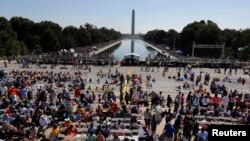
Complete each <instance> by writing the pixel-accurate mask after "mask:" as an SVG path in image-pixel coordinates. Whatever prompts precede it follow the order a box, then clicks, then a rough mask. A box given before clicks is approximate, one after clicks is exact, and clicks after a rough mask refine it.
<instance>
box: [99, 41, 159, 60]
mask: <svg viewBox="0 0 250 141" xmlns="http://www.w3.org/2000/svg"><path fill="white" fill-rule="evenodd" d="M129 53H136V54H139V55H140V60H142V61H144V60H145V58H146V57H147V56H148V55H149V54H150V56H154V55H156V54H157V51H156V50H154V49H153V48H151V47H148V46H146V43H145V42H144V41H142V40H138V39H134V40H131V39H125V40H123V41H122V43H121V44H119V45H116V46H114V47H112V48H109V49H108V50H106V51H104V52H101V53H100V54H99V55H98V56H102V57H103V56H113V57H114V58H115V59H118V60H120V61H121V60H122V59H123V58H124V55H125V54H129Z"/></svg>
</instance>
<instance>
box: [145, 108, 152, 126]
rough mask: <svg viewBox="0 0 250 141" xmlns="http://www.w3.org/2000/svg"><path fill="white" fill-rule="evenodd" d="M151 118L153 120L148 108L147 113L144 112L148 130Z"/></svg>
mask: <svg viewBox="0 0 250 141" xmlns="http://www.w3.org/2000/svg"><path fill="white" fill-rule="evenodd" d="M151 118H152V114H151V112H150V111H149V108H147V109H146V111H145V112H144V121H145V126H146V128H147V129H150V121H151Z"/></svg>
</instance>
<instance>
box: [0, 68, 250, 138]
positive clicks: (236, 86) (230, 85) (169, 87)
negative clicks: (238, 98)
mask: <svg viewBox="0 0 250 141" xmlns="http://www.w3.org/2000/svg"><path fill="white" fill-rule="evenodd" d="M2 66H3V65H1V66H0V67H2ZM60 67H61V66H57V67H56V68H55V69H39V68H36V66H35V65H31V66H30V68H29V69H24V68H21V65H20V64H15V63H12V64H8V68H3V67H2V68H1V69H4V70H6V71H7V72H9V71H12V70H20V71H22V70H32V71H54V72H70V73H71V74H74V73H75V72H77V71H78V70H76V69H73V68H72V66H70V65H68V66H67V68H68V69H60ZM90 67H91V72H89V70H79V71H81V72H82V74H83V75H82V77H83V78H86V79H87V80H89V79H90V78H91V79H92V82H91V83H87V87H89V86H91V88H92V89H94V88H96V87H99V88H101V87H102V86H103V84H104V83H105V81H106V80H108V79H107V78H106V77H104V78H101V77H100V76H97V73H98V72H100V71H102V72H103V73H104V74H105V73H108V72H109V71H111V73H115V72H116V70H118V72H120V73H122V74H124V76H126V75H127V74H130V75H131V74H137V75H141V77H142V82H143V83H142V84H141V86H142V88H143V90H144V91H148V92H151V91H155V92H160V91H161V92H162V94H163V95H164V97H167V95H170V96H171V97H172V98H173V99H174V98H175V96H176V95H177V94H178V93H179V92H182V93H184V95H185V98H186V95H187V94H188V92H189V91H193V89H192V88H191V89H186V90H185V89H183V88H182V89H178V88H177V87H178V86H181V87H182V86H183V84H184V82H186V81H177V80H175V79H173V77H174V76H175V77H177V68H169V69H168V72H166V73H165V76H163V68H159V69H158V68H156V67H151V68H149V71H147V72H146V71H145V67H143V70H142V68H141V67H120V66H113V67H111V66H90ZM47 68H50V65H48V66H47ZM192 71H193V72H194V73H195V75H198V74H200V72H202V78H204V75H205V73H209V74H210V77H211V79H213V78H219V79H220V80H221V83H223V84H224V85H225V86H226V88H227V90H228V91H230V90H237V91H238V92H239V93H249V92H250V82H249V76H248V75H244V74H243V71H242V70H240V69H238V72H237V74H235V73H234V70H233V73H232V75H231V76H228V77H230V78H231V79H232V80H237V79H238V78H239V77H241V78H245V80H246V83H245V85H242V84H241V83H237V82H236V81H235V82H234V81H232V82H222V80H223V79H224V78H225V77H226V76H227V73H226V75H225V74H224V73H223V71H222V74H218V73H215V70H214V69H208V68H193V69H192ZM183 72H184V70H183V68H182V70H181V75H183ZM147 75H151V77H152V78H151V80H152V79H155V82H152V81H150V84H149V83H148V81H147V80H146V76H147ZM169 77H171V79H170V78H169ZM97 79H100V83H97ZM187 82H188V83H189V84H190V85H191V86H192V85H193V83H192V82H191V81H189V80H187ZM201 82H204V80H203V79H202V80H201ZM130 86H131V85H129V87H130ZM204 87H205V89H207V90H208V91H210V88H209V85H208V86H204ZM115 92H116V95H117V96H119V94H120V93H119V87H118V86H117V87H115ZM142 110H143V111H144V110H145V108H143V109H142ZM164 125H165V120H162V122H161V123H160V125H158V127H157V131H156V133H157V134H158V135H161V134H162V132H163V128H164ZM47 132H48V133H50V130H48V131H47Z"/></svg>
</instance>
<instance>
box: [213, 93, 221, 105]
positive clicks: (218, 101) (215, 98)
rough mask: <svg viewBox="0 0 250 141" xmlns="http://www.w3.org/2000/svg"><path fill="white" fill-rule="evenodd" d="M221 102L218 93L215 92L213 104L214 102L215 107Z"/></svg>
mask: <svg viewBox="0 0 250 141" xmlns="http://www.w3.org/2000/svg"><path fill="white" fill-rule="evenodd" d="M219 103H220V100H219V97H218V95H217V94H215V95H214V97H213V104H214V107H217V106H219Z"/></svg>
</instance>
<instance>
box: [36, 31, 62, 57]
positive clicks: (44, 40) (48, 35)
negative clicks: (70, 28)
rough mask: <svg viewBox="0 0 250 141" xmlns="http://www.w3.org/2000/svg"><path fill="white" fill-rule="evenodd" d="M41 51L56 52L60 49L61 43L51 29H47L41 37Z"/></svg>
mask: <svg viewBox="0 0 250 141" xmlns="http://www.w3.org/2000/svg"><path fill="white" fill-rule="evenodd" d="M40 42H41V45H42V50H43V51H44V52H50V51H52V52H53V51H58V50H59V49H61V43H60V40H59V38H58V36H57V35H56V33H55V31H53V30H52V29H50V28H49V29H47V30H46V31H45V33H44V34H43V35H42V37H41V41H40Z"/></svg>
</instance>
